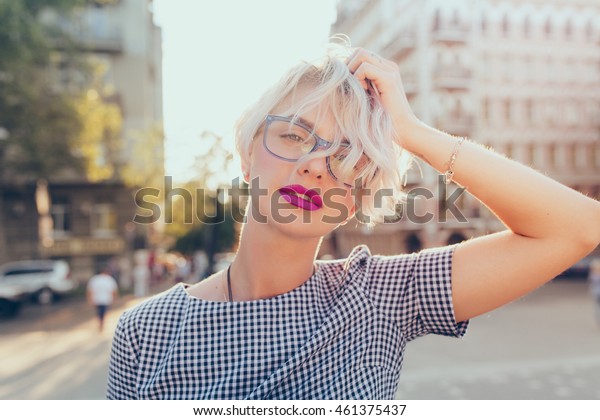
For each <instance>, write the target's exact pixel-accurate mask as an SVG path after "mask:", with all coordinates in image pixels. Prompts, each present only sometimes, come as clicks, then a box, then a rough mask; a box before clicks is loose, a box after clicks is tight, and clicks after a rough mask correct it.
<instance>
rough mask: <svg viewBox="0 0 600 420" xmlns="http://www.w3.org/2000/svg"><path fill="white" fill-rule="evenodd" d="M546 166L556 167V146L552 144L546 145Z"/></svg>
mask: <svg viewBox="0 0 600 420" xmlns="http://www.w3.org/2000/svg"><path fill="white" fill-rule="evenodd" d="M548 166H550V167H552V168H553V167H555V166H556V144H554V143H552V144H549V145H548Z"/></svg>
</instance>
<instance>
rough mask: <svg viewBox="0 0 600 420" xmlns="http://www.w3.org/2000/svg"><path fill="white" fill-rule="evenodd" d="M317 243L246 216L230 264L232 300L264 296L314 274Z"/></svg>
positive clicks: (291, 287) (290, 288)
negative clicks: (236, 249) (246, 220)
mask: <svg viewBox="0 0 600 420" xmlns="http://www.w3.org/2000/svg"><path fill="white" fill-rule="evenodd" d="M249 219H250V218H249ZM320 243H321V238H298V237H290V235H286V234H285V233H284V232H282V231H279V230H277V229H275V228H273V227H271V226H269V225H268V224H259V223H257V222H255V221H251V220H249V221H248V222H247V223H246V224H245V225H244V229H243V232H242V236H241V239H240V244H239V248H238V252H237V254H236V257H235V261H234V262H233V265H232V267H231V287H232V292H233V300H236V301H242V300H256V299H267V298H270V297H273V296H277V295H280V294H282V293H286V292H288V291H290V290H293V289H295V288H297V287H299V286H300V285H302V284H303V283H304V282H305V281H306V280H307V279H308V278H309V277H310V276H311V275H312V274H313V271H314V260H315V257H316V253H317V250H318V249H319V245H320Z"/></svg>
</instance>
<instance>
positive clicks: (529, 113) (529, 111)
mask: <svg viewBox="0 0 600 420" xmlns="http://www.w3.org/2000/svg"><path fill="white" fill-rule="evenodd" d="M533 122H534V121H533V100H531V99H526V100H525V123H526V124H533Z"/></svg>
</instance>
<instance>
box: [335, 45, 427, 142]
mask: <svg viewBox="0 0 600 420" xmlns="http://www.w3.org/2000/svg"><path fill="white" fill-rule="evenodd" d="M346 63H347V64H348V68H349V69H350V72H351V73H352V74H354V76H356V78H357V79H358V80H359V81H360V83H361V84H362V86H363V88H365V90H366V91H367V92H369V93H370V94H371V95H376V96H379V99H380V101H381V104H382V106H383V108H384V109H385V110H386V111H387V112H388V114H389V115H390V116H391V118H392V121H393V124H394V129H395V131H396V133H397V136H398V137H397V138H396V139H395V140H396V142H397V143H398V144H399V145H400V146H402V147H404V148H406V149H407V150H409V151H410V146H409V137H410V133H411V131H412V128H413V127H415V126H416V125H419V124H422V123H421V122H420V121H419V119H418V118H417V117H416V116H415V114H414V112H413V111H412V109H411V107H410V105H409V103H408V99H407V98H406V94H405V93H404V87H403V85H402V79H401V77H400V69H399V68H398V65H397V64H396V63H394V62H393V61H390V60H386V59H383V58H381V57H380V56H378V55H377V54H375V53H373V52H371V51H369V50H366V49H364V48H357V49H356V50H355V51H354V53H353V54H352V55H351V56H350V57H348V59H347V60H346ZM370 85H371V86H370Z"/></svg>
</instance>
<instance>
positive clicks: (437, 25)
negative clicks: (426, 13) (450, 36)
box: [433, 9, 442, 31]
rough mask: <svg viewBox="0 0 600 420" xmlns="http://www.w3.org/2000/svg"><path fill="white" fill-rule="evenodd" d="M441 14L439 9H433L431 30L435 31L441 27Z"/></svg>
mask: <svg viewBox="0 0 600 420" xmlns="http://www.w3.org/2000/svg"><path fill="white" fill-rule="evenodd" d="M441 24H442V22H441V16H440V11H439V9H438V10H436V11H435V15H434V16H433V30H434V31H437V30H439V29H440V27H441Z"/></svg>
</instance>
